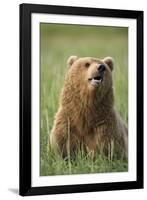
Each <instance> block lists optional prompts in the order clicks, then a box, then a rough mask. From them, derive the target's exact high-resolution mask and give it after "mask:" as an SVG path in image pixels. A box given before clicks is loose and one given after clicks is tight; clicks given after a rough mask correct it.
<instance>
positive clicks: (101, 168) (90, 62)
mask: <svg viewBox="0 0 147 200" xmlns="http://www.w3.org/2000/svg"><path fill="white" fill-rule="evenodd" d="M138 188H143V11H131V10H112V9H99V8H82V7H67V6H53V5H52V6H51V5H35V4H21V5H20V189H19V191H20V195H23V196H26V195H42V194H59V193H75V192H92V191H107V190H122V189H138Z"/></svg>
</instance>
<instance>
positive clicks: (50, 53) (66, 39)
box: [40, 23, 128, 176]
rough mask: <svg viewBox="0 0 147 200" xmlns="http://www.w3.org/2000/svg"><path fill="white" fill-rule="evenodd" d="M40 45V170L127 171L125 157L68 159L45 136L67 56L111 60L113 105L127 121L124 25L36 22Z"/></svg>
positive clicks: (126, 36)
mask: <svg viewBox="0 0 147 200" xmlns="http://www.w3.org/2000/svg"><path fill="white" fill-rule="evenodd" d="M40 35H41V36H40V45H41V49H40V52H41V66H40V70H41V86H40V94H41V97H40V98H41V119H40V125H41V126H40V156H41V158H40V165H41V167H40V174H41V175H42V176H43V175H56V174H74V173H78V174H79V173H98V172H118V171H127V169H128V165H127V161H122V160H117V161H116V160H115V161H110V160H107V159H106V158H102V157H101V156H100V155H98V156H97V159H96V160H95V161H93V160H91V159H90V158H87V157H86V155H81V154H79V155H78V156H77V159H76V160H74V162H73V161H71V162H70V163H69V162H68V163H67V162H66V161H64V160H63V159H61V158H60V157H59V156H58V155H55V154H53V153H52V152H49V151H48V137H49V134H50V131H51V128H52V125H53V120H54V115H55V113H56V112H57V109H58V101H59V95H60V92H61V88H62V87H63V81H64V76H65V72H66V69H67V66H66V62H67V59H68V57H69V56H71V55H77V56H78V57H85V56H90V57H97V58H104V57H106V56H111V57H113V58H114V60H115V66H114V72H113V77H114V91H115V107H116V109H117V111H118V112H119V113H120V115H121V116H122V118H123V119H124V121H126V123H127V121H128V28H125V27H123V28H122V27H104V26H83V25H59V24H44V23H42V24H40Z"/></svg>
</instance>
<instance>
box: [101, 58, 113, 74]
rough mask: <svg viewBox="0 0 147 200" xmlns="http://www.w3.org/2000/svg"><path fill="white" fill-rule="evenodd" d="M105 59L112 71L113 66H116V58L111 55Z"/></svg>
mask: <svg viewBox="0 0 147 200" xmlns="http://www.w3.org/2000/svg"><path fill="white" fill-rule="evenodd" d="M103 61H104V62H105V63H106V64H107V65H108V66H109V67H110V69H111V71H112V70H113V67H114V59H113V58H111V57H106V58H104V59H103Z"/></svg>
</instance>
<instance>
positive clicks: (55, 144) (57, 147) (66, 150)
mask: <svg viewBox="0 0 147 200" xmlns="http://www.w3.org/2000/svg"><path fill="white" fill-rule="evenodd" d="M65 116H66V115H65V114H64V112H63V111H62V110H60V111H58V113H57V114H56V117H55V121H54V125H53V128H52V131H51V134H50V146H51V149H53V150H54V151H56V152H58V153H59V154H61V156H62V157H66V156H68V155H70V151H71V148H72V145H71V132H70V120H69V118H68V117H65Z"/></svg>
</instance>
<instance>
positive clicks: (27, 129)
mask: <svg viewBox="0 0 147 200" xmlns="http://www.w3.org/2000/svg"><path fill="white" fill-rule="evenodd" d="M32 13H50V14H68V15H80V16H96V17H97V16H101V17H112V18H114V17H117V18H129V19H136V20H137V61H136V62H137V87H136V89H137V97H136V98H137V113H136V114H137V163H136V165H137V180H136V181H128V182H111V183H93V184H79V185H66V186H63V185H62V186H45V187H32V186H31V92H32V91H31V75H32V73H31V15H32ZM19 155H20V156H19V159H20V162H19V165H20V166H19V169H20V173H19V194H20V195H22V196H28V195H43V194H59V193H76V192H93V191H108V190H124V189H125V190H127V189H139V188H143V11H132V10H114V9H99V8H86V7H85V8H82V7H67V6H54V5H37V4H21V5H20V154H19Z"/></svg>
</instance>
